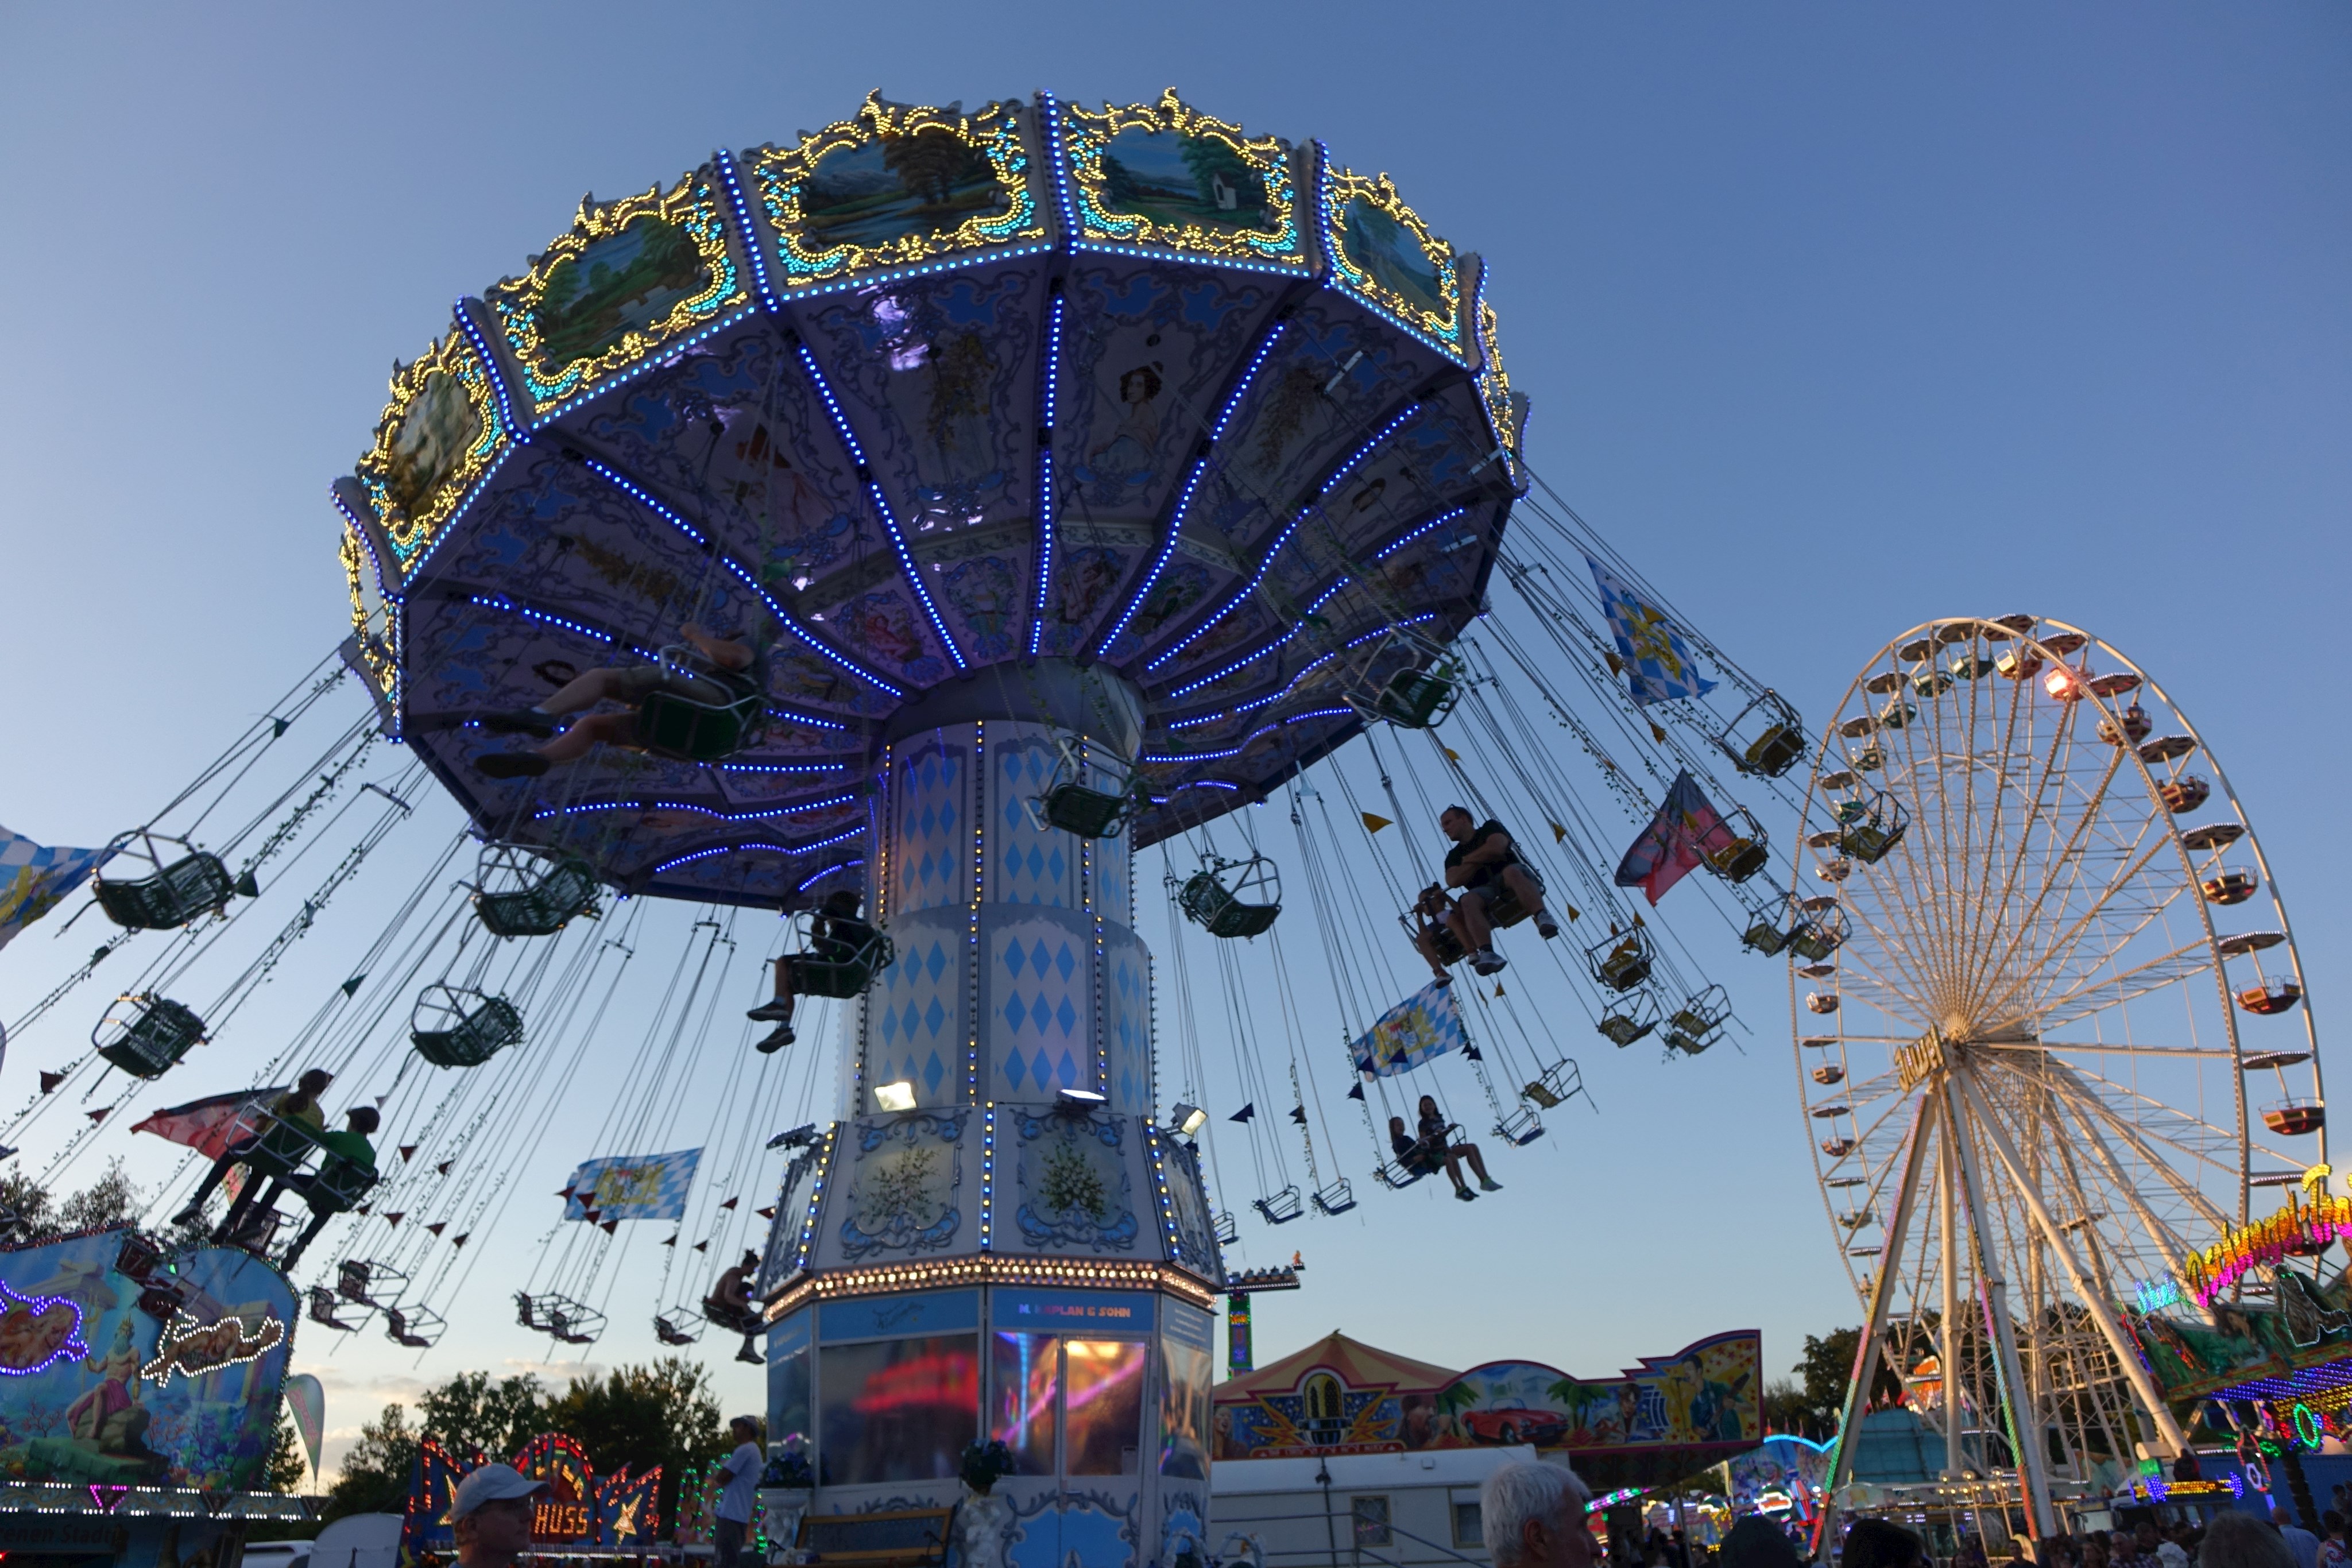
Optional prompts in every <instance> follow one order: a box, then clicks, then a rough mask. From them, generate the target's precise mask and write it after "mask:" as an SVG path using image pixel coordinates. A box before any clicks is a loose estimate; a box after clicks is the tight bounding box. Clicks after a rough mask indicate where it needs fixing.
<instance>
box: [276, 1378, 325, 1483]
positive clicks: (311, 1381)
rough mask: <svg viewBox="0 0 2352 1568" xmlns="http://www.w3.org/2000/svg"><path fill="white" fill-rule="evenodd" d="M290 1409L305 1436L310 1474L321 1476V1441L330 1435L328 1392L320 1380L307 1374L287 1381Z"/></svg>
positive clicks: (298, 1427) (303, 1436) (304, 1441)
mask: <svg viewBox="0 0 2352 1568" xmlns="http://www.w3.org/2000/svg"><path fill="white" fill-rule="evenodd" d="M286 1408H287V1409H289V1410H290V1411H292V1412H293V1415H294V1430H296V1431H297V1432H299V1433H300V1434H301V1435H302V1447H303V1448H305V1449H306V1450H308V1451H309V1453H310V1473H311V1474H312V1475H314V1476H315V1475H317V1474H318V1473H319V1440H320V1438H321V1437H325V1436H326V1432H327V1391H326V1389H325V1388H324V1387H323V1386H321V1385H320V1382H319V1380H318V1379H317V1378H315V1377H313V1376H311V1375H310V1374H309V1373H307V1372H297V1373H293V1374H290V1375H289V1376H288V1377H287V1379H286Z"/></svg>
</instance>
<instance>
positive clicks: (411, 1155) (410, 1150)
mask: <svg viewBox="0 0 2352 1568" xmlns="http://www.w3.org/2000/svg"><path fill="white" fill-rule="evenodd" d="M416 1148H417V1145H415V1144H403V1145H400V1163H401V1164H403V1165H406V1164H407V1163H408V1162H409V1161H411V1160H413V1159H415V1157H416Z"/></svg>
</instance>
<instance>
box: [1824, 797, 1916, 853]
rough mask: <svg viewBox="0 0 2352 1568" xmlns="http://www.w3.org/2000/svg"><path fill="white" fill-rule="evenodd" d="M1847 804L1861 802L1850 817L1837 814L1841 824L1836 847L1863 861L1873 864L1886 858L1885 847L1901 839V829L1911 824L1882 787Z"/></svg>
mask: <svg viewBox="0 0 2352 1568" xmlns="http://www.w3.org/2000/svg"><path fill="white" fill-rule="evenodd" d="M1850 804H1853V805H1856V806H1861V807H1862V811H1861V814H1860V815H1859V816H1858V817H1857V818H1855V819H1854V820H1853V821H1847V819H1846V818H1844V817H1843V816H1841V817H1840V819H1839V821H1841V822H1842V823H1843V824H1844V827H1843V831H1841V832H1840V833H1839V834H1838V850H1839V852H1841V853H1843V854H1848V855H1851V856H1853V858H1854V859H1855V860H1858V861H1860V862H1862V863H1863V864H1864V865H1876V864H1877V863H1878V862H1880V861H1882V860H1884V859H1885V858H1886V853H1887V852H1888V851H1890V850H1892V849H1893V848H1894V847H1895V845H1896V844H1898V843H1901V842H1902V841H1903V835H1904V833H1905V832H1906V831H1907V830H1908V829H1909V828H1910V826H1911V823H1910V819H1909V818H1908V817H1907V816H1906V815H1905V814H1904V810H1903V806H1902V803H1901V802H1900V801H1898V800H1895V798H1894V797H1893V796H1891V795H1888V794H1886V793H1885V792H1884V791H1881V792H1879V793H1878V794H1876V795H1874V796H1873V797H1872V798H1871V800H1869V801H1868V803H1867V804H1864V802H1861V801H1853V802H1850Z"/></svg>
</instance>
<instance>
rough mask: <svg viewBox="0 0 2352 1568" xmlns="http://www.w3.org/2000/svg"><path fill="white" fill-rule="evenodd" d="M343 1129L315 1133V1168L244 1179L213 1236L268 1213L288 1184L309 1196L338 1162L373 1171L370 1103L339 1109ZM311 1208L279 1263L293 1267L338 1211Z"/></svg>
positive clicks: (376, 1122)
mask: <svg viewBox="0 0 2352 1568" xmlns="http://www.w3.org/2000/svg"><path fill="white" fill-rule="evenodd" d="M343 1122H344V1127H343V1130H341V1131H340V1132H331V1133H320V1134H318V1135H317V1139H318V1145H319V1147H320V1149H321V1150H323V1151H324V1152H325V1155H326V1158H325V1160H324V1161H323V1162H322V1163H321V1165H320V1168H319V1170H318V1171H317V1172H315V1173H310V1172H289V1173H288V1174H287V1175H285V1176H272V1177H270V1178H269V1180H268V1181H267V1182H261V1181H256V1182H251V1183H248V1184H247V1186H246V1189H245V1190H244V1191H243V1192H241V1193H239V1194H238V1195H237V1198H236V1202H235V1203H233V1204H231V1205H229V1210H228V1218H226V1219H224V1220H222V1221H221V1225H220V1228H219V1229H218V1230H216V1231H215V1232H214V1233H213V1239H214V1240H215V1241H216V1242H226V1241H227V1240H229V1239H232V1238H233V1237H235V1236H236V1234H237V1232H238V1231H239V1230H240V1229H242V1228H244V1226H245V1224H246V1221H247V1216H249V1215H253V1214H257V1213H258V1214H268V1212H269V1211H270V1210H271V1209H272V1208H273V1207H276V1206H277V1203H278V1195H279V1194H280V1193H282V1192H284V1191H285V1190H286V1189H287V1188H289V1187H291V1188H293V1190H294V1191H296V1192H298V1193H300V1194H301V1195H302V1196H303V1197H304V1198H306V1199H307V1198H309V1197H310V1195H311V1194H312V1193H313V1192H314V1191H318V1190H319V1184H320V1183H321V1182H323V1181H325V1180H326V1179H327V1177H328V1175H329V1173H330V1172H331V1170H332V1169H333V1167H335V1166H338V1165H341V1166H357V1167H359V1169H361V1170H362V1171H365V1172H369V1173H373V1171H374V1170H375V1145H373V1144H371V1143H370V1142H368V1134H370V1133H373V1132H374V1131H375V1130H376V1128H378V1127H379V1126H381V1125H383V1117H381V1116H380V1115H378V1114H377V1113H376V1108H375V1107H374V1106H373V1105H358V1106H354V1107H352V1109H351V1110H349V1111H347V1112H345V1113H343ZM338 1174H340V1173H338ZM311 1210H312V1212H311V1215H310V1225H309V1227H308V1228H305V1229H304V1230H303V1232H302V1236H301V1239H299V1240H298V1241H297V1242H295V1243H294V1249H293V1250H292V1251H291V1252H289V1253H288V1254H287V1261H286V1262H285V1263H284V1264H282V1265H280V1267H282V1268H291V1267H293V1260H295V1259H297V1258H299V1257H300V1256H301V1255H302V1249H304V1248H305V1247H308V1246H309V1245H310V1242H311V1240H312V1239H313V1238H315V1237H316V1236H317V1235H318V1234H319V1232H320V1231H321V1230H324V1229H325V1228H327V1221H328V1220H329V1219H331V1218H333V1217H334V1215H335V1214H336V1213H338V1212H339V1210H337V1209H334V1208H324V1209H322V1208H320V1207H319V1206H318V1205H317V1204H312V1205H311Z"/></svg>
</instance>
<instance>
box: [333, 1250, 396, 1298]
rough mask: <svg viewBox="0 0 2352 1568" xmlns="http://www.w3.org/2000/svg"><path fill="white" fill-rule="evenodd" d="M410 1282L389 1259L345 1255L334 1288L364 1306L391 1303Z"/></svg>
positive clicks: (336, 1273) (336, 1272)
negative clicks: (383, 1261)
mask: <svg viewBox="0 0 2352 1568" xmlns="http://www.w3.org/2000/svg"><path fill="white" fill-rule="evenodd" d="M407 1286H408V1276H407V1275H406V1274H404V1273H402V1272H401V1271H400V1270H397V1269H395V1268H394V1267H393V1266H392V1265H391V1264H389V1263H378V1262H376V1261H374V1260H372V1259H367V1258H346V1259H344V1260H343V1263H342V1267H341V1268H340V1269H338V1270H336V1271H335V1290H336V1292H337V1293H338V1294H340V1295H341V1297H342V1298H343V1300H345V1301H357V1302H359V1303H360V1305H362V1306H363V1307H389V1306H390V1305H392V1303H393V1302H394V1301H398V1300H399V1299H400V1292H401V1291H404V1290H405V1289H406V1288H407Z"/></svg>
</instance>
